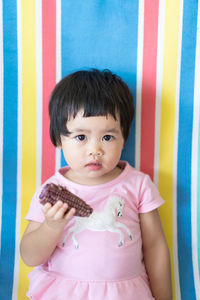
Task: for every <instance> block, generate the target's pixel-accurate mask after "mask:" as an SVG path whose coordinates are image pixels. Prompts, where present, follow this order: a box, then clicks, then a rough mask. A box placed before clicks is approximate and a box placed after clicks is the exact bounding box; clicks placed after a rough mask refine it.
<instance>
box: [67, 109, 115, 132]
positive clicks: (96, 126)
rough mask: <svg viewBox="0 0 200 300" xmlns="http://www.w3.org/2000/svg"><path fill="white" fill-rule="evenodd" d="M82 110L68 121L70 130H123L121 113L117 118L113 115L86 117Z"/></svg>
mask: <svg viewBox="0 0 200 300" xmlns="http://www.w3.org/2000/svg"><path fill="white" fill-rule="evenodd" d="M83 114H84V112H83V111H82V110H81V111H79V112H78V113H77V115H76V116H75V118H73V117H71V118H70V119H69V120H68V121H67V129H68V130H69V131H71V130H73V131H83V130H92V129H93V130H98V131H121V127H120V120H119V115H118V114H116V119H114V118H113V116H112V115H110V114H108V115H107V116H90V117H84V116H83Z"/></svg>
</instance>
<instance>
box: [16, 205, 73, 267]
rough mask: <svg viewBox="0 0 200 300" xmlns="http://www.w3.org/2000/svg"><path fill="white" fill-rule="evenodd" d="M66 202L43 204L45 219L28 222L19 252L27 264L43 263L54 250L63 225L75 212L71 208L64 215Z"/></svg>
mask: <svg viewBox="0 0 200 300" xmlns="http://www.w3.org/2000/svg"><path fill="white" fill-rule="evenodd" d="M67 207H68V206H67V204H66V203H62V202H61V201H58V202H57V203H56V204H55V205H53V206H51V204H50V203H47V204H45V205H44V206H43V208H42V209H43V213H44V216H45V221H44V222H43V223H38V222H33V221H31V222H29V224H28V226H27V228H26V230H25V232H24V235H23V237H22V240H21V244H20V253H21V257H22V259H23V261H24V262H25V263H26V264H27V265H28V266H37V265H39V264H41V263H43V262H44V261H45V260H46V259H47V258H48V257H49V256H50V255H51V254H52V252H53V251H54V249H55V247H56V245H57V243H58V241H59V239H60V237H61V235H62V233H63V230H64V227H65V226H66V224H67V223H68V222H69V220H70V219H71V217H72V216H73V215H74V213H75V209H73V208H72V209H71V210H70V211H69V212H68V213H67V214H66V215H65V212H66V210H67Z"/></svg>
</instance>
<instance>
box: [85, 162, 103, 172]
mask: <svg viewBox="0 0 200 300" xmlns="http://www.w3.org/2000/svg"><path fill="white" fill-rule="evenodd" d="M86 167H87V168H88V169H89V170H91V171H98V170H100V169H101V167H102V165H101V164H100V163H98V162H91V163H89V164H87V165H86Z"/></svg>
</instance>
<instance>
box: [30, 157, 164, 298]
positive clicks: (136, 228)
mask: <svg viewBox="0 0 200 300" xmlns="http://www.w3.org/2000/svg"><path fill="white" fill-rule="evenodd" d="M119 166H120V167H121V168H123V171H122V173H121V174H120V175H119V176H118V177H117V178H115V179H114V180H113V181H110V182H108V183H106V184H102V185H97V186H85V185H80V184H77V183H74V182H71V181H69V180H68V179H66V178H65V177H64V176H63V175H64V174H65V173H66V172H67V170H68V167H65V168H62V169H60V170H59V171H58V172H56V173H55V175H54V176H52V177H51V178H49V179H48V180H47V182H53V183H56V184H60V185H63V186H65V187H67V188H68V189H69V190H70V191H71V192H73V193H75V194H76V195H78V196H79V197H81V198H82V199H84V200H85V201H86V202H87V203H88V204H90V205H91V206H92V207H93V209H94V212H93V213H92V215H91V216H90V217H89V218H79V217H73V218H72V219H71V221H70V222H69V223H68V224H67V226H66V228H65V231H64V233H63V236H62V238H61V239H60V242H59V243H58V245H57V247H56V249H55V251H54V252H53V254H52V255H51V257H49V259H48V260H47V261H46V262H45V263H44V264H42V265H40V266H38V267H36V268H35V269H34V270H33V271H32V272H31V273H30V274H29V279H30V287H29V291H28V293H27V295H28V297H29V298H30V299H34V300H39V299H41V300H66V299H70V300H138V299H141V300H152V299H154V298H153V297H152V294H151V291H150V288H149V283H148V278H147V274H146V271H145V266H144V263H143V254H142V240H141V231H140V222H139V213H146V212H149V211H152V210H154V209H156V208H158V207H159V206H160V205H161V204H163V203H164V201H163V200H162V198H161V197H160V195H159V193H158V190H157V188H156V187H155V185H154V184H153V183H152V181H151V180H150V178H149V176H147V175H145V174H143V173H141V172H139V171H137V170H135V169H134V168H132V167H131V166H130V165H129V164H128V163H127V162H122V161H121V162H120V164H119ZM41 188H42V187H41ZM41 188H40V189H38V190H37V191H36V193H35V195H34V197H33V199H32V201H31V205H30V209H29V212H28V214H27V216H26V219H27V220H33V221H37V222H43V220H44V216H43V213H42V210H41V204H40V203H39V194H40V192H41ZM63 241H65V245H64V246H63Z"/></svg>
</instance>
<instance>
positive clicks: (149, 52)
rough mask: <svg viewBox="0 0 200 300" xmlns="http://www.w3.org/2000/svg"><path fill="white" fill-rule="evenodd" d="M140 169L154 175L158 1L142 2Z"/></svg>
mask: <svg viewBox="0 0 200 300" xmlns="http://www.w3.org/2000/svg"><path fill="white" fill-rule="evenodd" d="M144 3H145V6H144V48H143V81H142V110H141V156H140V163H141V164H140V169H141V170H142V171H143V172H145V173H147V174H149V175H150V176H151V178H152V179H153V175H154V142H155V102H156V101H155V100H156V67H157V63H156V61H157V39H158V10H159V1H158V0H156V1H152V0H146V1H144Z"/></svg>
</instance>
